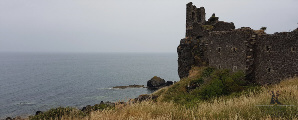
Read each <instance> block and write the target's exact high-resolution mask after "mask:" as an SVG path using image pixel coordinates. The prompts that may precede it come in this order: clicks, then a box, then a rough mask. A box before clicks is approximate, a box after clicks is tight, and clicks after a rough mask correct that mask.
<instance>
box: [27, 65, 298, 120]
mask: <svg viewBox="0 0 298 120" xmlns="http://www.w3.org/2000/svg"><path fill="white" fill-rule="evenodd" d="M242 80H243V73H241V72H237V73H231V72H229V71H227V70H215V69H212V68H194V69H192V71H191V74H190V76H189V78H186V79H182V80H181V81H179V82H178V83H176V84H174V85H172V86H170V87H166V88H162V89H160V90H158V91H156V92H155V93H153V94H152V95H154V96H158V98H157V99H155V100H148V101H144V102H140V103H134V104H127V105H123V104H119V105H116V106H115V108H108V109H98V110H97V111H92V112H91V113H90V114H82V113H81V112H80V111H77V110H72V111H71V112H69V113H68V114H66V115H64V116H62V117H60V119H86V120H87V119H92V120H101V119H104V120H117V119H118V120H123V119H144V120H147V119H179V120H180V119H183V120H187V119H298V102H297V101H298V78H292V79H287V80H284V81H282V82H281V83H279V84H276V85H270V86H256V85H253V84H250V83H247V82H245V81H242ZM272 91H273V92H274V93H276V92H277V91H278V93H279V94H280V95H279V97H278V100H279V101H280V102H281V103H282V104H283V105H271V104H270V101H271V98H272ZM41 116H45V114H41V115H40V116H39V118H40V117H41ZM34 118H37V117H36V116H35V117H31V119H34ZM56 118H57V117H56Z"/></svg>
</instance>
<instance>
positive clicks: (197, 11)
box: [177, 3, 298, 84]
mask: <svg viewBox="0 0 298 120" xmlns="http://www.w3.org/2000/svg"><path fill="white" fill-rule="evenodd" d="M205 14H206V13H205V9H204V8H203V7H201V8H197V7H196V6H194V5H192V3H188V4H187V5H186V34H185V38H183V39H182V40H181V41H180V45H179V46H178V48H177V53H178V74H179V77H180V78H184V77H188V74H189V70H190V69H191V67H192V66H198V67H201V66H211V67H215V68H219V69H230V70H232V71H234V72H236V71H243V72H245V74H246V79H247V80H249V81H251V82H257V83H260V84H268V83H269V84H270V83H277V82H279V81H280V80H281V79H284V78H287V77H293V76H296V75H297V74H298V29H296V30H294V31H293V32H282V33H276V34H266V33H265V32H264V31H261V30H252V29H251V28H249V27H242V28H240V29H236V30H235V26H234V23H232V22H231V23H228V22H223V21H219V20H218V19H219V18H218V17H216V16H215V14H213V15H212V16H211V17H210V18H209V19H208V21H206V20H205V19H206V18H205Z"/></svg>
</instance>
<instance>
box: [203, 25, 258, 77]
mask: <svg viewBox="0 0 298 120" xmlns="http://www.w3.org/2000/svg"><path fill="white" fill-rule="evenodd" d="M252 34H253V30H252V29H249V28H243V29H237V30H232V31H214V32H210V33H209V35H208V36H206V37H204V38H203V39H204V40H205V41H208V50H207V51H206V54H207V56H208V60H209V66H211V67H215V68H218V69H230V70H232V71H234V72H236V71H245V70H246V69H245V68H246V56H247V55H246V44H245V41H248V40H249V39H250V38H251V35H252Z"/></svg>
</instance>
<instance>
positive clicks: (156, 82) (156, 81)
mask: <svg viewBox="0 0 298 120" xmlns="http://www.w3.org/2000/svg"><path fill="white" fill-rule="evenodd" d="M174 83H176V82H175V81H174V82H173V81H165V80H164V79H162V78H160V77H157V76H154V77H153V78H151V79H150V80H148V81H147V87H145V86H144V85H136V84H134V85H128V86H115V87H113V88H116V89H126V88H147V89H148V90H153V91H155V90H158V89H160V88H163V87H166V86H170V85H173V84H174ZM156 98H157V96H154V95H151V94H142V95H139V96H138V97H137V98H133V99H130V100H128V101H127V102H110V101H107V102H103V101H101V102H100V103H99V104H95V105H93V106H92V105H87V106H85V107H83V108H81V109H79V108H78V109H79V110H80V111H82V112H84V113H90V112H91V111H96V110H99V109H103V108H107V107H117V106H118V107H119V106H122V107H123V106H126V105H128V104H134V103H137V102H142V101H146V100H154V99H156ZM43 113H44V112H43V111H36V112H35V115H34V116H36V115H40V114H43ZM28 117H29V116H28ZM27 119H28V118H24V117H23V118H22V117H20V116H17V117H14V118H13V117H7V118H6V119H4V120H27Z"/></svg>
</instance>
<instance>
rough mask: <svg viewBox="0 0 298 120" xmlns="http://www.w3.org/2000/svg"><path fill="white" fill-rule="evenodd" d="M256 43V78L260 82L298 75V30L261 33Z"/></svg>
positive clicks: (277, 80) (275, 80)
mask: <svg viewBox="0 0 298 120" xmlns="http://www.w3.org/2000/svg"><path fill="white" fill-rule="evenodd" d="M256 43H257V47H256V58H255V65H256V66H255V67H256V68H255V78H256V80H257V82H258V83H260V84H267V83H278V82H279V81H280V80H282V79H284V78H288V77H293V76H295V75H298V50H297V48H298V30H295V31H293V32H282V33H275V34H265V35H260V36H259V37H258V40H257V41H256Z"/></svg>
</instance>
